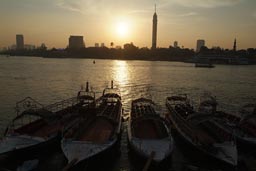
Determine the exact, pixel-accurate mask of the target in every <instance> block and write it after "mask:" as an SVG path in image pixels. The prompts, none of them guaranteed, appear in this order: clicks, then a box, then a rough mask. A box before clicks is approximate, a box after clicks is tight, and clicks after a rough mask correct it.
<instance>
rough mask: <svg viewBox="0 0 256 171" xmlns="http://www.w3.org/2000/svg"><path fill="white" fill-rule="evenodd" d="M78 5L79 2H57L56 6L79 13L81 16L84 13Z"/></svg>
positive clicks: (67, 0) (62, 0) (66, 0)
mask: <svg viewBox="0 0 256 171" xmlns="http://www.w3.org/2000/svg"><path fill="white" fill-rule="evenodd" d="M80 4H81V1H70V0H58V1H57V4H56V5H57V6H58V7H60V8H63V9H66V10H68V11H73V12H79V13H81V14H83V13H84V12H83V10H82V8H81V5H80Z"/></svg>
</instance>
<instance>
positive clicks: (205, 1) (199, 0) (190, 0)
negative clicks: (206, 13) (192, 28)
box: [174, 0, 243, 8]
mask: <svg viewBox="0 0 256 171" xmlns="http://www.w3.org/2000/svg"><path fill="white" fill-rule="evenodd" d="M242 1H243V0H174V2H175V3H177V4H180V5H182V6H186V7H202V8H215V7H220V6H232V5H236V4H238V3H241V2H242Z"/></svg>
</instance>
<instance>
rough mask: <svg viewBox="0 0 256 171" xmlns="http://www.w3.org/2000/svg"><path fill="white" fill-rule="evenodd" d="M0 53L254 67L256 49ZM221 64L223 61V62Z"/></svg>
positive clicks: (127, 46) (133, 48)
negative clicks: (201, 60)
mask: <svg viewBox="0 0 256 171" xmlns="http://www.w3.org/2000/svg"><path fill="white" fill-rule="evenodd" d="M1 54H4V55H10V56H39V57H47V58H96V59H119V60H158V61H180V62H193V60H194V58H195V57H196V56H199V57H200V56H204V57H205V56H207V57H208V58H216V56H218V57H219V59H222V57H223V59H224V58H227V57H229V58H230V57H231V58H232V57H239V58H244V59H247V60H248V62H249V64H256V49H254V48H249V49H247V50H238V51H233V50H228V49H221V48H218V47H217V48H211V49H208V48H207V47H202V48H201V50H200V52H198V53H196V52H195V51H194V50H193V49H188V48H179V47H178V48H174V47H171V46H170V47H169V48H157V49H149V48H138V47H136V46H134V45H133V43H127V44H125V45H124V47H123V48H107V47H87V48H80V49H70V48H66V49H55V48H52V49H49V50H48V49H47V48H46V47H39V48H36V49H33V50H26V49H23V50H11V49H8V50H5V51H2V52H1ZM223 62H224V60H223ZM219 63H222V61H221V60H220V61H219Z"/></svg>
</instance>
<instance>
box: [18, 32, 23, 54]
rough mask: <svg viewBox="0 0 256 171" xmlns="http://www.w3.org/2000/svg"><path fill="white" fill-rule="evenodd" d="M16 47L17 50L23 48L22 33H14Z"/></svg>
mask: <svg viewBox="0 0 256 171" xmlns="http://www.w3.org/2000/svg"><path fill="white" fill-rule="evenodd" d="M16 49H17V50H22V49H24V37H23V35H22V34H17V35H16Z"/></svg>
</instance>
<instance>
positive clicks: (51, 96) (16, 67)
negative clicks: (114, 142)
mask: <svg viewBox="0 0 256 171" xmlns="http://www.w3.org/2000/svg"><path fill="white" fill-rule="evenodd" d="M0 80H1V81H0V109H1V110H0V132H1V134H2V133H3V131H4V129H5V127H6V126H7V124H8V123H9V122H10V120H11V119H12V118H13V117H14V116H15V115H16V114H15V110H14V107H15V103H16V102H17V101H19V100H22V99H24V98H25V97H27V96H31V97H32V98H34V99H35V100H37V101H38V102H40V103H42V104H45V105H47V104H51V103H54V102H57V101H60V100H63V99H67V98H70V97H73V96H75V95H76V93H77V91H79V90H80V87H81V85H85V83H86V81H89V82H90V87H91V88H92V89H93V90H94V91H95V92H96V96H97V97H99V96H100V95H101V93H102V90H103V89H104V88H105V87H107V86H109V85H110V81H111V80H113V81H114V85H115V86H117V87H119V89H120V90H121V95H122V101H123V107H124V111H125V115H126V116H128V115H129V109H130V105H131V100H133V99H135V98H139V97H142V96H147V97H148V96H151V98H152V99H153V100H154V101H155V102H156V103H157V104H158V106H159V110H162V111H163V113H164V112H166V109H165V99H166V97H167V96H168V95H171V94H177V93H179V94H180V93H182V94H184V93H186V94H188V95H189V97H190V98H191V99H192V100H193V101H194V102H195V103H196V102H198V100H199V97H200V96H201V95H202V94H205V93H211V94H212V95H214V96H216V98H217V100H218V102H219V108H220V109H222V110H225V111H228V112H233V113H237V112H238V110H239V108H240V107H241V106H242V105H244V104H246V103H253V102H254V103H255V101H256V88H255V87H256V66H255V65H249V66H234V65H233V66H232V65H217V66H216V67H215V68H196V67H194V64H191V63H181V62H162V61H161V62H160V61H159V62H158V61H120V60H95V64H93V59H72V58H69V59H57V58H56V59H49V58H39V57H0Z"/></svg>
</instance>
